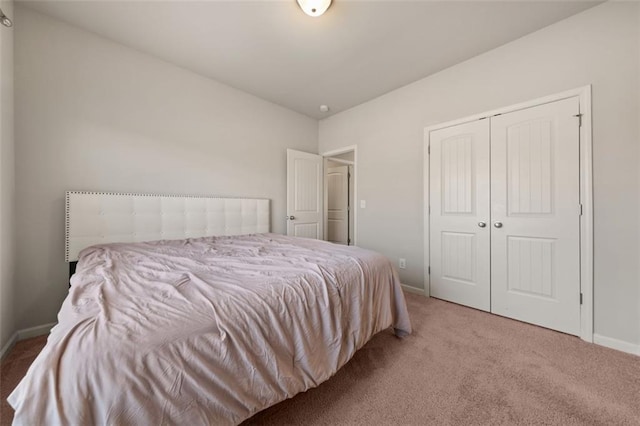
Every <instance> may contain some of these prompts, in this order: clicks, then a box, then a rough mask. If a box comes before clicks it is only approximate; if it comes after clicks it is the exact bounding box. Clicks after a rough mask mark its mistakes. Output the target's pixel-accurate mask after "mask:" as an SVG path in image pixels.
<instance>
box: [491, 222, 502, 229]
mask: <svg viewBox="0 0 640 426" xmlns="http://www.w3.org/2000/svg"><path fill="white" fill-rule="evenodd" d="M493 226H495V227H496V228H502V222H493Z"/></svg>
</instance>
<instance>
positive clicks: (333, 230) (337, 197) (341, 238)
mask: <svg viewBox="0 0 640 426" xmlns="http://www.w3.org/2000/svg"><path fill="white" fill-rule="evenodd" d="M327 241H331V242H332V243H338V244H345V245H347V244H349V166H338V167H329V168H328V169H327Z"/></svg>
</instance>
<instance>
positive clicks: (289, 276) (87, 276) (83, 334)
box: [8, 234, 411, 425]
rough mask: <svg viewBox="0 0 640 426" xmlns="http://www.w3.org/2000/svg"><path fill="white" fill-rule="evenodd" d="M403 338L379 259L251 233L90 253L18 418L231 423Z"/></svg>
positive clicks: (391, 286)
mask: <svg viewBox="0 0 640 426" xmlns="http://www.w3.org/2000/svg"><path fill="white" fill-rule="evenodd" d="M389 327H394V329H395V330H396V333H397V334H399V335H404V334H408V333H410V332H411V326H410V322H409V318H408V314H407V309H406V305H405V301H404V296H403V294H402V291H401V288H400V285H399V281H398V278H397V274H396V272H395V270H394V268H393V267H392V266H391V264H390V262H389V260H388V259H386V258H385V257H384V256H382V255H380V254H378V253H375V252H372V251H368V250H364V249H360V248H356V247H346V246H339V245H334V244H331V243H327V242H323V241H317V240H309V239H300V238H294V237H287V236H282V235H276V234H256V235H249V236H237V237H207V238H198V239H186V240H176V241H158V242H149V243H131V244H124V243H123V244H107V245H99V246H93V247H90V248H87V249H85V250H84V251H83V252H82V253H81V254H80V259H79V262H78V265H77V269H76V273H75V275H74V276H73V277H72V279H71V288H70V291H69V295H68V296H67V298H66V299H65V301H64V303H63V305H62V308H61V310H60V313H59V314H58V324H57V325H56V326H55V327H54V328H53V329H52V331H51V334H50V336H49V338H48V341H47V344H46V346H45V348H44V349H43V351H42V352H41V353H40V355H39V356H38V357H37V359H36V360H35V361H34V363H33V364H32V366H31V367H30V369H29V371H28V373H27V375H26V376H25V378H24V379H23V380H22V382H21V383H20V384H19V385H18V387H17V388H16V389H15V390H14V392H13V393H12V394H11V395H10V396H9V399H8V400H9V403H10V404H11V405H12V406H13V408H14V409H15V417H14V422H15V424H24V425H33V424H75V425H80V424H118V425H119V424H122V425H127V424H131V425H151V424H153V425H160V424H189V425H198V424H238V423H240V422H242V421H243V420H245V419H247V418H249V417H250V416H252V415H253V414H255V413H256V412H258V411H260V410H262V409H264V408H266V407H269V406H271V405H274V404H276V403H278V402H280V401H283V400H285V399H287V398H290V397H292V396H294V395H295V394H297V393H299V392H302V391H305V390H307V389H309V388H312V387H315V386H318V385H319V384H320V383H322V382H323V381H325V380H327V379H328V378H329V377H331V376H332V375H333V374H335V373H336V371H337V370H338V369H339V368H340V367H341V366H343V365H344V364H345V363H346V362H347V361H348V360H349V359H350V358H351V357H352V356H353V355H354V353H355V352H356V350H358V349H359V348H360V347H362V346H363V345H364V344H365V343H366V342H367V341H368V340H369V339H370V338H371V337H372V336H373V335H374V334H376V333H377V332H379V331H382V330H384V329H387V328H389Z"/></svg>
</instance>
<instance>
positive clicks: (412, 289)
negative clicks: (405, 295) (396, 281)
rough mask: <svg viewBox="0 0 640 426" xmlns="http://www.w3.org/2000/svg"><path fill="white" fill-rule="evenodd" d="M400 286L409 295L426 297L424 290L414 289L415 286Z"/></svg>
mask: <svg viewBox="0 0 640 426" xmlns="http://www.w3.org/2000/svg"><path fill="white" fill-rule="evenodd" d="M400 285H401V286H402V289H403V290H404V291H408V292H409V293H415V294H419V295H421V296H425V294H424V289H423V288H418V287H413V286H410V285H406V284H400Z"/></svg>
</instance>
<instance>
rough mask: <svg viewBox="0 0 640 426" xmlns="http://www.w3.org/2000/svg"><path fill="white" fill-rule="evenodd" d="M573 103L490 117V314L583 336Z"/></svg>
mask: <svg viewBox="0 0 640 426" xmlns="http://www.w3.org/2000/svg"><path fill="white" fill-rule="evenodd" d="M578 113H579V103H578V98H571V99H565V100H562V101H557V102H553V103H549V104H545V105H541V106H537V107H533V108H528V109H525V110H521V111H516V112H512V113H508V114H504V115H501V116H497V117H493V118H492V119H491V197H492V203H491V204H492V213H491V215H492V222H493V223H492V229H491V231H492V232H491V234H492V237H491V247H492V252H491V274H492V276H491V304H492V312H494V313H496V314H499V315H504V316H507V317H511V318H515V319H518V320H521V321H526V322H530V323H534V324H537V325H541V326H543V327H548V328H552V329H554V330H559V331H563V332H565V333H569V334H574V335H578V334H580V214H581V213H580V212H581V210H580V198H579V197H580V195H579V184H580V183H579V173H580V164H579V142H580V139H579V137H580V136H579V124H578V123H579V122H578V118H577V117H576V114H578Z"/></svg>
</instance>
